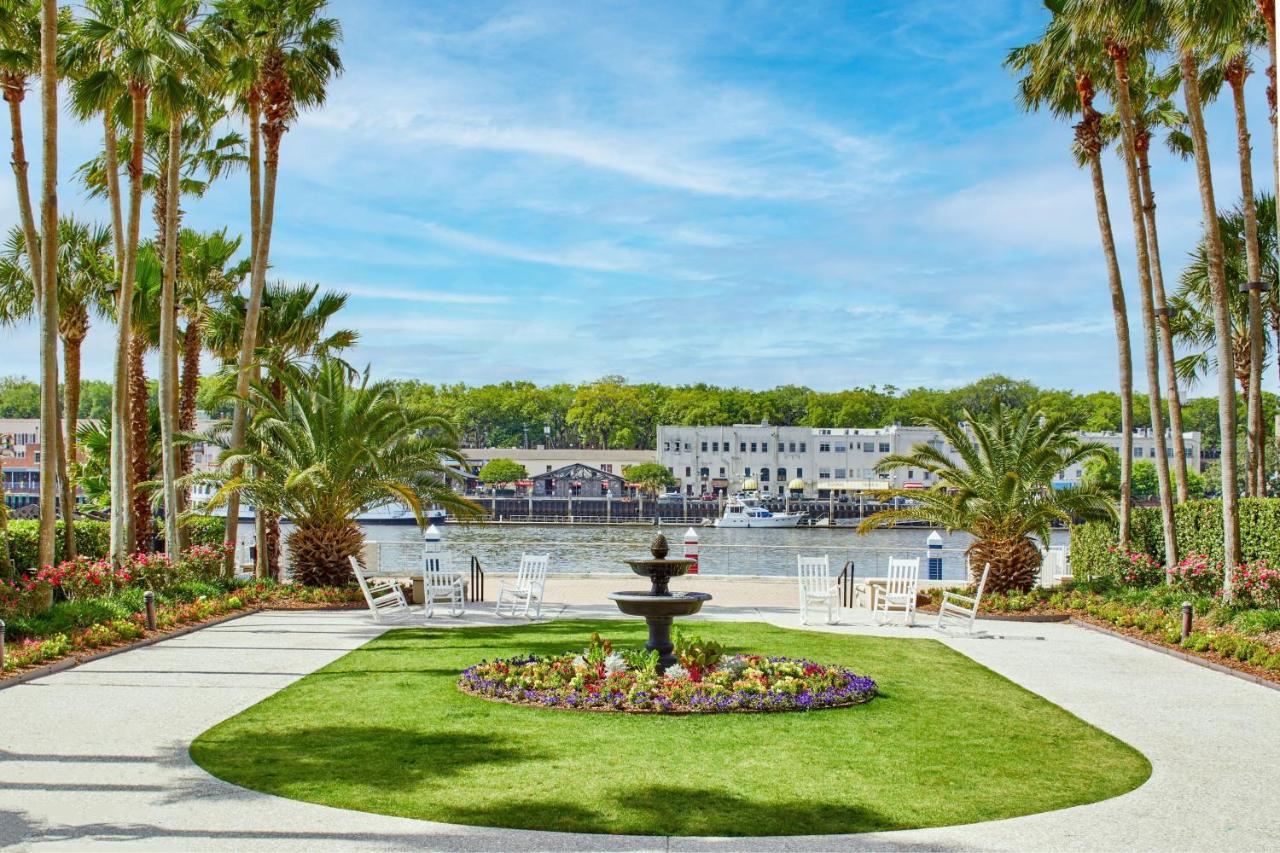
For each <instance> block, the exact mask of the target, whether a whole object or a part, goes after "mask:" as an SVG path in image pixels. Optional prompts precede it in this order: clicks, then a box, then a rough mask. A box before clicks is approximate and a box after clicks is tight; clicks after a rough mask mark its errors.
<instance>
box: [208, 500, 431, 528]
mask: <svg viewBox="0 0 1280 853" xmlns="http://www.w3.org/2000/svg"><path fill="white" fill-rule="evenodd" d="M210 514H211V515H216V516H221V517H225V516H226V514H227V509H226V507H225V506H223V507H218V508H217V509H215V510H213V511H212V512H211V513H210ZM448 518H449V513H448V512H447V511H446V510H443V509H440V508H439V507H431V508H430V509H424V510H423V511H422V520H423V521H424V522H426V523H427V524H435V525H441V524H444V523H445V521H446V520H448ZM253 519H254V513H253V507H251V506H242V507H240V520H241V521H253ZM355 520H356V523H357V524H417V523H418V519H416V518H414V515H413V510H411V509H409V507H408V505H407V504H403V503H400V502H399V501H394V502H392V503H389V504H383V505H382V506H376V507H372V508H370V509H365V510H363V511H362V512H361V513H360V514H359V515H357V516H356V519H355Z"/></svg>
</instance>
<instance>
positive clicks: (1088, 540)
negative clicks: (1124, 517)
mask: <svg viewBox="0 0 1280 853" xmlns="http://www.w3.org/2000/svg"><path fill="white" fill-rule="evenodd" d="M1115 545H1116V531H1115V526H1114V525H1111V524H1107V523H1105V522H1101V521H1090V522H1088V523H1087V524H1077V525H1076V526H1075V527H1073V528H1071V552H1070V553H1071V572H1072V574H1073V575H1074V576H1075V577H1076V579H1077V580H1080V581H1084V580H1086V579H1088V578H1093V577H1099V576H1101V575H1103V574H1105V572H1106V568H1107V566H1109V565H1110V564H1111V549H1112V548H1114V547H1115Z"/></svg>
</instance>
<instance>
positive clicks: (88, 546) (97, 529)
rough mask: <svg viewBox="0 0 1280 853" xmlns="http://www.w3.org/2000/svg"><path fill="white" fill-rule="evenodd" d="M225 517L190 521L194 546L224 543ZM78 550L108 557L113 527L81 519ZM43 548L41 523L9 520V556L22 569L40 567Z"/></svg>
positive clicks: (58, 543)
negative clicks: (39, 561)
mask: <svg viewBox="0 0 1280 853" xmlns="http://www.w3.org/2000/svg"><path fill="white" fill-rule="evenodd" d="M225 524H226V521H225V519H222V518H218V517H217V516H210V515H203V516H197V517H195V518H192V519H191V520H189V521H188V522H187V523H186V526H187V528H188V529H189V530H190V531H191V544H192V545H212V546H214V547H218V546H220V545H222V542H223V528H224V526H225ZM57 528H58V530H57V536H56V537H55V551H54V561H55V562H61V561H62V560H63V558H64V554H63V547H62V522H61V521H59V522H57ZM75 528H76V552H77V553H79V554H83V555H84V556H86V557H90V558H92V559H95V560H98V559H102V558H103V557H106V556H107V553H108V551H109V550H110V548H111V526H110V525H109V524H108V523H107V522H105V521H93V520H91V519H80V520H79V521H77V522H76V525H75ZM39 550H40V522H39V521H35V520H29V519H18V520H14V521H10V522H9V556H10V559H11V560H12V561H13V567H14V568H15V569H16V570H17V571H18V572H27V571H31V570H33V569H35V568H38V567H37V566H36V554H37V553H39Z"/></svg>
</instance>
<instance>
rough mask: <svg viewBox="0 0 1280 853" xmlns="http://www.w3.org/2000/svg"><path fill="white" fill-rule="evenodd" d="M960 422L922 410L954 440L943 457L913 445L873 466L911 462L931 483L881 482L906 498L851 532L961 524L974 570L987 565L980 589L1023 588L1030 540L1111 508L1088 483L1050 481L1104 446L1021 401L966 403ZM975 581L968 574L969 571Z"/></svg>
mask: <svg viewBox="0 0 1280 853" xmlns="http://www.w3.org/2000/svg"><path fill="white" fill-rule="evenodd" d="M964 417H965V418H966V419H967V421H966V422H956V421H952V420H950V419H948V418H946V417H944V416H941V415H939V416H935V417H927V418H922V419H921V422H922V423H924V424H926V425H928V426H931V427H933V428H934V429H935V430H937V431H938V432H939V433H941V434H942V437H943V438H944V439H945V440H946V441H947V442H948V443H949V444H950V445H951V446H952V447H954V448H955V452H956V454H957V455H958V456H959V457H960V461H959V463H957V462H955V461H953V460H952V459H951V458H950V457H949V456H948V455H947V454H946V453H944V452H943V451H942V450H940V449H938V448H936V447H934V446H932V445H929V444H918V445H916V446H915V447H914V448H912V450H911V452H909V453H906V454H894V455H890V456H886V457H884V458H883V459H881V460H880V462H879V464H878V465H877V466H876V470H877V471H879V472H888V471H894V470H897V469H899V468H915V469H918V470H924V471H927V472H928V473H930V474H932V475H933V477H934V478H935V479H936V480H937V485H936V486H934V487H933V488H931V489H924V490H920V489H915V490H910V491H908V490H891V491H890V492H889V497H891V498H894V497H900V498H903V499H904V500H907V501H908V502H907V503H906V504H905V505H904V506H901V507H898V508H894V509H887V510H883V511H881V512H878V513H875V514H874V515H871V516H869V517H868V518H866V519H865V520H864V521H863V522H862V523H861V524H860V525H859V526H858V532H860V533H866V532H867V531H870V530H874V529H876V528H878V527H892V526H893V525H895V524H896V523H898V522H900V521H923V522H927V523H929V524H933V525H937V526H939V527H943V528H945V529H946V530H948V531H957V530H959V531H964V532H966V533H969V534H970V535H972V536H973V537H974V539H975V540H976V541H975V542H974V543H973V544H972V545H971V546H969V565H970V568H971V569H972V571H973V573H974V574H975V576H976V575H977V574H980V573H981V572H982V570H983V567H984V566H985V565H987V564H990V565H991V574H990V575H989V577H988V578H987V589H988V590H990V591H992V592H1006V591H1009V590H1027V589H1030V588H1031V586H1032V585H1033V584H1034V583H1035V581H1036V578H1037V576H1038V572H1039V569H1040V564H1041V562H1042V556H1041V551H1040V546H1039V545H1038V544H1037V542H1036V540H1035V539H1033V538H1031V537H1032V536H1033V535H1034V536H1036V537H1038V538H1039V541H1040V543H1041V544H1044V545H1048V543H1049V536H1050V531H1051V527H1052V525H1053V524H1055V523H1060V524H1071V523H1072V522H1073V521H1074V520H1076V519H1085V520H1101V519H1111V518H1114V517H1115V514H1116V510H1115V505H1114V504H1113V503H1112V501H1111V498H1110V497H1108V495H1107V494H1106V493H1105V491H1103V490H1102V489H1099V488H1098V487H1096V486H1092V485H1081V486H1076V487H1073V488H1066V489H1055V488H1054V487H1053V480H1054V477H1055V475H1056V474H1057V473H1058V472H1059V471H1062V470H1064V469H1066V468H1070V467H1072V466H1074V465H1079V464H1081V463H1084V462H1087V461H1089V460H1093V459H1102V460H1105V459H1106V456H1107V453H1108V452H1109V448H1108V447H1107V446H1106V445H1104V444H1100V443H1098V442H1091V441H1082V440H1081V439H1080V438H1079V436H1078V435H1076V433H1075V432H1074V430H1073V426H1074V425H1073V424H1072V423H1071V422H1070V421H1069V420H1068V419H1066V418H1062V417H1053V418H1047V417H1045V416H1044V415H1043V414H1042V413H1040V412H1037V411H1031V410H1023V411H1021V412H1018V411H1012V410H1008V409H1005V408H1003V407H1001V406H998V405H997V406H996V407H995V409H994V410H993V411H992V412H991V413H990V414H989V415H987V416H986V417H985V418H983V419H978V418H975V417H974V416H973V415H972V414H970V413H969V412H968V411H966V412H965V413H964ZM975 580H976V577H975Z"/></svg>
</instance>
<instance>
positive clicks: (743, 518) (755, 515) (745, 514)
mask: <svg viewBox="0 0 1280 853" xmlns="http://www.w3.org/2000/svg"><path fill="white" fill-rule="evenodd" d="M804 517H805V514H804V513H802V512H774V511H773V510H771V509H768V508H767V507H764V506H761V505H760V501H759V500H758V499H756V498H755V497H752V496H750V495H742V494H738V495H734V496H733V497H731V498H729V500H728V501H726V502H725V505H724V512H723V513H722V514H721V515H720V517H719V518H717V519H716V527H795V526H796V525H798V524H799V523H800V519H802V518H804Z"/></svg>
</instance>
